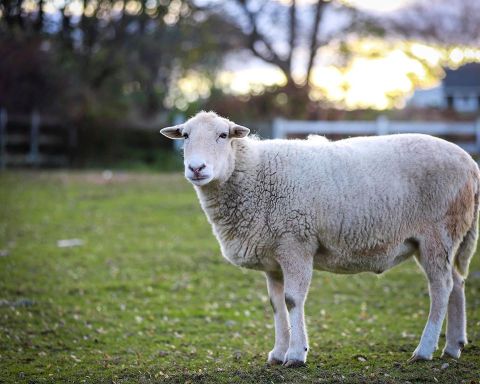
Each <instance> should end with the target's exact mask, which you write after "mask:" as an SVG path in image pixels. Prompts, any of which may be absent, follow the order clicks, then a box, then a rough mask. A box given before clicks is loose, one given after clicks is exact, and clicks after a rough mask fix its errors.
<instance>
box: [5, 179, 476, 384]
mask: <svg viewBox="0 0 480 384" xmlns="http://www.w3.org/2000/svg"><path fill="white" fill-rule="evenodd" d="M73 238H76V239H81V240H83V241H84V244H83V245H81V246H77V247H71V248H59V247H58V246H57V241H58V240H62V239H73ZM466 289H467V305H468V316H469V317H468V332H469V339H470V344H469V345H468V346H467V347H466V349H465V351H464V353H463V356H462V358H461V359H460V360H459V361H455V360H453V359H440V357H439V355H440V351H438V352H437V354H436V356H435V358H434V360H433V361H431V362H421V363H417V364H413V365H409V364H406V360H407V359H408V358H409V357H410V355H411V352H412V351H413V350H414V348H415V346H416V343H417V342H418V340H419V337H420V334H421V331H422V329H423V326H424V324H425V321H426V317H427V313H428V292H427V285H426V281H425V278H424V276H423V275H422V274H421V272H420V271H419V269H418V268H417V266H416V265H415V263H414V262H413V261H410V262H407V263H405V264H403V265H401V266H399V267H397V268H396V269H394V270H393V271H390V272H388V273H386V274H385V275H383V276H380V277H377V276H374V275H372V274H361V275H355V276H337V275H332V274H328V273H320V272H315V275H314V279H313V283H312V287H311V290H310V295H309V298H308V301H307V306H306V313H307V323H308V329H309V336H310V346H311V353H310V355H309V360H308V366H307V367H305V368H299V369H295V370H293V369H285V368H282V367H268V366H266V364H265V362H266V356H267V353H268V351H269V350H270V349H271V348H272V346H273V340H274V338H273V333H274V331H273V316H272V313H271V309H270V305H269V304H268V298H267V294H266V287H265V281H264V277H263V275H262V274H261V273H259V272H255V271H248V270H242V269H239V268H237V267H234V266H232V265H230V264H228V263H227V262H226V261H224V259H223V258H222V256H221V255H220V251H219V247H218V245H217V243H216V240H215V239H214V237H213V235H212V233H211V229H210V227H209V225H208V223H207V221H206V219H205V217H204V215H203V213H202V212H201V210H200V207H199V204H198V202H197V201H196V196H195V194H194V191H193V189H192V188H191V187H190V186H189V185H188V183H187V182H186V181H184V180H183V178H182V177H181V176H180V175H175V174H158V175H154V174H124V175H115V176H114V178H113V179H112V180H110V181H109V182H106V181H105V180H103V178H102V177H101V175H100V174H99V173H97V174H95V173H62V172H54V173H43V172H42V173H30V172H28V173H27V172H20V173H3V174H0V382H66V381H69V382H86V383H93V382H115V383H124V382H140V383H144V382H145V383H150V382H166V383H185V382H191V383H194V382H204V383H214V382H222V383H223V382H225V383H227V382H228V383H230V382H233V383H240V382H242V383H252V382H253V383H281V382H289V383H299V382H308V383H311V382H318V383H332V382H333V383H362V382H365V383H407V382H410V383H418V382H423V383H425V382H440V383H462V382H463V383H479V378H480V258H479V257H475V259H474V261H473V263H472V266H471V276H470V278H469V279H468V280H467V285H466ZM440 343H441V347H442V348H443V344H444V335H442V338H441V341H440ZM447 364H448V366H447Z"/></svg>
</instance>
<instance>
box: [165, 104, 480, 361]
mask: <svg viewBox="0 0 480 384" xmlns="http://www.w3.org/2000/svg"><path fill="white" fill-rule="evenodd" d="M161 133H162V134H164V135H165V136H167V137H169V138H173V139H182V138H183V139H184V140H185V142H184V158H185V160H184V163H185V176H186V178H187V179H188V180H189V181H190V182H191V183H192V184H193V185H194V187H195V190H196V192H197V195H198V198H199V200H200V204H201V206H202V208H203V210H204V211H205V213H206V215H207V217H208V220H209V221H210V223H211V224H212V227H213V232H214V234H215V236H216V237H217V239H218V241H219V243H220V246H221V250H222V254H223V256H224V257H225V258H227V259H228V260H229V261H230V262H232V263H233V264H235V265H238V266H241V267H246V268H252V269H257V270H261V271H264V272H265V275H266V278H267V287H268V293H269V296H270V300H271V304H272V307H273V312H274V318H275V346H274V348H273V350H272V351H271V352H270V353H269V355H268V362H269V363H271V364H282V363H283V364H284V365H285V366H291V367H295V366H299V365H303V364H304V363H305V361H306V356H307V351H308V340H307V333H306V330H305V321H304V303H305V299H306V296H307V291H308V288H309V285H310V280H311V277H312V270H313V269H319V270H324V271H330V272H334V273H358V272H367V271H368V272H374V273H382V272H384V271H386V270H388V269H390V268H392V267H394V266H395V265H397V264H399V263H400V262H402V261H404V260H406V259H408V258H409V257H411V256H412V255H415V257H416V259H417V261H418V263H419V265H420V266H421V267H422V268H423V270H424V272H425V274H426V276H427V279H428V282H429V289H430V299H431V306H430V314H429V317H428V322H427V324H426V326H425V329H424V331H423V334H422V337H421V340H420V343H419V345H418V347H417V348H416V349H415V351H414V352H413V356H412V357H411V359H410V361H415V360H425V359H431V358H432V354H433V352H434V351H435V349H436V347H437V343H438V339H439V335H440V331H441V328H442V324H443V320H444V318H445V315H446V314H447V313H448V325H447V336H446V339H447V341H446V346H445V349H444V351H443V352H444V354H447V355H450V356H452V357H454V358H458V357H459V356H460V353H461V350H462V348H463V346H464V345H465V344H466V343H467V335H466V315H465V293H464V278H465V277H466V275H467V273H468V265H469V261H470V258H471V257H472V255H473V253H474V250H475V247H476V240H477V219H478V203H479V184H480V173H479V169H478V167H477V164H476V163H475V162H474V161H473V160H472V158H471V157H470V156H469V155H468V154H467V153H466V152H464V151H463V150H462V149H460V148H459V147H458V146H456V145H454V144H451V143H449V142H447V141H444V140H441V139H438V138H434V137H431V136H427V135H420V134H402V135H391V136H381V137H359V138H351V139H346V140H340V141H337V142H330V141H328V140H326V139H318V137H317V138H313V139H311V140H265V141H261V140H257V139H251V138H247V137H246V136H247V135H248V133H249V129H248V128H245V127H242V126H239V125H236V124H234V123H233V122H231V121H229V120H227V119H225V118H222V117H219V116H218V115H216V114H215V113H213V112H208V113H206V112H200V113H199V114H197V115H196V116H195V117H193V118H191V119H190V120H188V121H187V122H186V123H184V124H181V125H177V126H174V127H169V128H164V129H162V130H161Z"/></svg>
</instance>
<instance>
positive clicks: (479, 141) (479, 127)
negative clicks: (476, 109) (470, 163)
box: [475, 117, 480, 155]
mask: <svg viewBox="0 0 480 384" xmlns="http://www.w3.org/2000/svg"><path fill="white" fill-rule="evenodd" d="M475 138H476V142H475V144H476V150H477V155H480V117H478V118H477V121H476V122H475Z"/></svg>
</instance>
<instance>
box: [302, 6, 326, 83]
mask: <svg viewBox="0 0 480 384" xmlns="http://www.w3.org/2000/svg"><path fill="white" fill-rule="evenodd" d="M326 4H327V3H326V2H325V0H318V1H317V4H316V6H315V16H314V19H313V26H312V34H311V35H310V47H309V48H310V52H309V53H310V54H309V57H308V64H307V73H306V77H305V81H306V82H307V83H308V82H309V80H310V75H311V72H312V69H313V63H314V62H315V58H316V56H317V51H318V48H320V42H319V40H318V36H317V35H318V30H319V29H320V23H321V20H322V16H323V11H324V10H325V6H326Z"/></svg>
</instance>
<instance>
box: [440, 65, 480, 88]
mask: <svg viewBox="0 0 480 384" xmlns="http://www.w3.org/2000/svg"><path fill="white" fill-rule="evenodd" d="M445 74H446V75H445V78H444V79H443V86H444V88H463V87H468V88H472V87H473V88H477V87H478V88H480V63H469V64H465V65H463V66H461V67H460V68H458V69H447V70H445Z"/></svg>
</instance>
